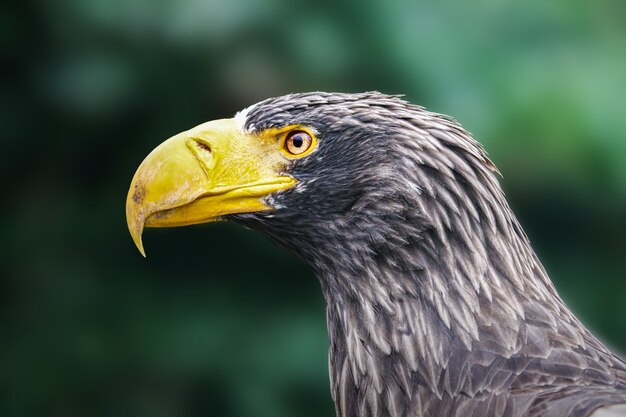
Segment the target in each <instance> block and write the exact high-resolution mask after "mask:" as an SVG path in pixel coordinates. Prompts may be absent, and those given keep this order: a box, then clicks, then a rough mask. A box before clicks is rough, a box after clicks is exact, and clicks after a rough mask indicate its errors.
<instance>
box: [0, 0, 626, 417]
mask: <svg viewBox="0 0 626 417" xmlns="http://www.w3.org/2000/svg"><path fill="white" fill-rule="evenodd" d="M505 3H506V4H505ZM624 22H626V3H625V2H624V1H622V0H599V1H594V2H590V1H572V0H558V1H543V0H533V1H515V2H498V1H495V0H479V1H474V2H462V1H439V2H415V1H404V2H403V1H395V0H394V1H386V2H382V1H351V2H342V3H341V4H338V3H336V2H332V1H318V2H316V3H315V5H313V3H310V2H299V1H286V0H265V1H254V0H225V1H219V2H218V1H206V0H191V1H175V0H152V1H149V0H56V1H54V2H50V1H48V2H46V1H43V0H40V1H24V2H13V4H11V3H6V2H5V3H3V5H2V6H0V34H1V36H0V44H1V45H2V51H3V53H2V56H3V65H2V70H1V71H2V94H1V95H0V105H1V111H0V120H1V123H2V135H1V137H2V139H1V140H2V151H1V152H0V162H1V164H0V165H1V167H0V169H1V170H2V171H1V172H2V180H3V181H2V188H3V189H4V192H3V196H4V197H3V199H2V201H3V203H2V208H1V209H0V210H1V212H0V214H1V216H0V230H1V236H2V239H1V240H0V244H1V250H0V253H1V254H2V255H1V256H2V262H1V268H2V271H3V272H2V279H1V281H0V282H1V283H2V287H3V288H2V292H1V296H2V301H1V303H0V312H1V315H0V317H1V319H0V320H1V321H0V323H1V324H0V325H1V328H0V331H1V334H2V339H3V340H2V342H1V343H0V360H1V369H2V371H1V373H0V374H1V376H0V381H1V383H2V385H1V386H2V389H1V390H0V396H1V397H0V415H2V416H137V417H143V416H146V417H147V416H150V417H167V416H209V415H210V416H220V417H228V416H233V417H235V416H236V417H249V416H255V417H283V416H304V417H306V416H331V415H334V409H333V406H332V403H331V400H330V394H329V388H328V377H327V363H326V345H327V341H326V324H325V316H324V314H325V313H324V304H323V301H322V297H321V292H320V290H319V288H318V284H317V282H316V280H315V277H314V276H313V275H312V273H311V271H310V270H309V269H308V268H307V267H306V266H305V265H303V264H301V263H300V262H299V261H297V260H295V259H294V258H292V257H291V256H289V255H287V254H285V253H284V252H283V251H281V250H279V249H278V248H276V247H274V246H273V245H272V244H271V243H269V242H268V241H267V240H265V239H264V238H263V237H261V236H259V235H257V234H254V233H252V232H249V231H246V230H244V229H243V228H241V227H237V226H236V225H229V224H219V225H205V226H198V227H189V228H182V229H171V230H157V231H154V230H149V231H148V232H147V233H146V234H145V235H144V242H145V244H146V248H147V251H148V258H147V259H143V258H142V257H141V256H140V255H139V253H138V251H137V250H136V249H135V247H134V246H133V244H132V241H131V239H130V236H129V235H128V233H127V230H126V223H125V217H124V202H125V198H126V191H127V187H128V185H129V183H130V179H131V177H132V175H133V173H134V171H135V169H136V168H137V166H138V165H139V163H140V162H141V160H142V159H143V158H144V156H145V155H147V153H148V152H149V151H150V150H151V149H152V148H153V147H154V146H156V145H157V144H158V143H160V142H161V141H162V140H164V139H166V138H168V137H169V136H171V135H172V134H174V133H177V132H179V131H181V130H185V129H187V128H190V127H192V126H194V125H196V124H199V123H201V122H204V121H206V120H210V119H213V118H222V117H230V116H232V115H233V114H234V113H235V112H236V111H237V110H239V109H241V108H243V107H245V106H247V105H249V104H252V103H254V102H256V101H258V100H260V99H263V98H266V97H269V96H276V95H281V94H284V93H288V92H298V91H309V90H335V91H353V92H356V91H364V90H380V91H383V92H387V93H405V94H406V97H407V98H408V100H410V101H412V102H415V103H420V104H423V105H425V106H427V107H428V108H430V109H431V110H435V111H438V112H442V113H447V114H450V115H453V116H454V117H455V118H457V119H458V120H459V121H460V122H461V123H462V124H463V125H464V126H465V127H466V128H467V129H469V130H470V131H471V132H473V133H474V135H475V136H476V137H477V138H478V139H479V140H480V141H481V142H483V143H484V144H485V146H486V147H487V149H488V151H489V152H490V154H491V156H492V158H493V159H494V161H495V162H496V163H497V164H498V166H499V167H500V170H501V171H502V173H503V175H504V178H503V180H502V182H503V185H504V187H505V190H506V192H507V195H508V197H509V200H510V202H511V204H512V205H513V207H514V208H515V211H516V213H517V214H518V216H519V217H520V220H521V222H522V224H523V225H524V226H525V228H526V231H527V232H528V234H529V235H530V237H531V239H532V241H533V243H534V246H535V249H536V250H537V251H538V252H539V255H540V257H541V258H542V259H543V261H544V263H545V266H546V268H547V269H548V271H549V272H550V274H551V276H552V278H553V280H554V281H555V283H556V285H557V287H558V289H559V290H560V292H561V294H562V295H563V297H564V298H565V300H566V301H567V302H568V304H569V305H570V306H571V307H572V308H573V309H574V311H575V312H577V314H579V315H580V317H581V318H582V320H583V322H585V323H586V324H587V325H589V326H590V327H591V328H592V329H593V330H594V331H595V332H596V333H597V334H599V335H600V336H601V338H603V339H604V340H606V341H607V342H608V344H609V345H610V346H613V347H614V348H616V349H617V350H620V351H622V352H626V273H625V271H626V257H625V256H624V254H625V252H626V217H625V215H626V25H625V24H624Z"/></svg>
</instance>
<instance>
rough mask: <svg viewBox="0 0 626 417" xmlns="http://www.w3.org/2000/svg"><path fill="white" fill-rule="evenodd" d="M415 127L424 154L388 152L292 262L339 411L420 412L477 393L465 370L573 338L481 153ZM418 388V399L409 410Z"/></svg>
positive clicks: (451, 134)
mask: <svg viewBox="0 0 626 417" xmlns="http://www.w3.org/2000/svg"><path fill="white" fill-rule="evenodd" d="M451 126H454V125H451ZM422 133H423V134H428V135H430V136H431V137H434V138H436V139H437V140H436V141H433V142H432V143H433V146H432V148H428V147H425V146H423V145H422V146H421V148H420V149H418V150H416V154H407V152H406V144H404V145H403V144H401V143H400V144H398V152H397V154H396V157H397V158H398V159H401V158H405V160H402V161H399V160H396V161H395V162H396V163H395V164H394V166H396V167H401V168H399V169H397V170H396V172H395V173H394V175H392V176H389V177H388V179H387V180H386V181H387V184H386V186H385V187H384V190H382V191H381V189H382V187H381V188H379V190H378V192H377V193H364V194H363V196H364V197H363V199H362V200H361V201H359V202H358V203H357V204H355V205H354V207H353V210H352V212H351V213H349V215H347V216H345V218H344V220H343V221H339V222H336V223H335V224H334V225H333V226H332V227H333V230H332V233H331V232H330V231H329V233H323V235H324V236H327V238H326V239H325V240H324V241H319V242H316V245H318V250H316V251H315V254H310V255H309V254H307V255H305V256H304V257H305V258H306V257H307V256H310V258H309V259H308V260H309V262H310V263H311V264H312V265H313V266H314V268H315V269H316V270H317V272H318V276H319V277H320V281H321V284H322V288H323V292H324V295H325V298H326V302H327V305H328V311H327V314H328V317H327V318H328V326H329V335H330V362H331V379H332V384H333V386H332V390H333V394H334V398H335V401H336V404H337V411H338V415H340V416H344V417H347V416H365V415H394V416H395V415H404V414H396V413H397V412H398V410H395V409H396V408H399V409H403V410H405V411H406V410H420V409H421V410H427V409H428V410H432V407H433V406H432V404H430V402H432V401H437V399H439V400H440V401H443V398H445V397H446V396H449V397H451V398H452V397H454V396H456V395H458V394H459V393H461V392H463V393H465V395H467V396H469V397H474V396H475V395H478V394H479V392H480V391H481V390H483V389H484V388H485V387H484V383H485V381H484V380H483V381H480V380H476V375H475V372H476V370H475V369H473V367H474V366H484V367H488V366H489V365H490V364H491V365H493V364H494V363H495V362H496V361H499V362H502V364H501V366H505V367H506V366H515V360H516V358H518V357H521V356H525V357H526V356H527V355H528V354H529V352H530V354H532V355H537V356H539V357H541V356H542V355H543V356H544V357H545V356H547V355H548V354H549V350H550V348H551V347H550V346H549V344H548V342H547V340H548V338H549V337H551V335H555V334H558V335H559V337H560V338H563V339H564V340H566V343H567V344H568V345H570V346H572V347H580V346H584V344H585V341H584V339H585V337H586V336H587V333H586V331H585V330H584V328H583V327H582V326H581V325H579V323H578V322H577V321H576V319H575V318H574V316H573V315H572V314H571V313H570V312H569V310H568V309H567V307H566V306H565V305H564V303H563V302H562V301H561V299H560V298H559V296H558V295H557V293H556V291H555V289H554V287H553V286H552V284H551V282H550V280H549V279H548V277H547V275H546V273H545V271H544V269H543V267H542V266H541V263H540V262H539V261H538V259H537V257H536V256H535V254H534V252H533V250H532V248H531V246H530V243H529V241H528V238H527V237H526V235H525V234H524V232H523V231H522V229H521V227H520V226H519V224H518V222H517V220H516V219H515V216H514V215H513V214H512V212H511V210H510V209H509V206H508V204H507V202H506V200H505V198H504V195H503V193H502V190H501V188H500V186H499V184H498V182H497V180H496V179H495V177H494V175H493V171H494V168H493V165H492V164H491V162H489V160H488V159H487V157H486V156H485V154H484V152H483V151H482V149H481V148H480V147H479V145H477V144H476V143H475V142H474V141H473V140H471V139H469V137H467V136H465V135H466V134H465V133H464V132H463V131H462V130H460V129H456V128H454V127H448V128H447V129H445V130H441V129H436V130H431V131H428V132H422ZM459 144H461V145H463V146H464V147H461V146H460V145H459ZM416 185H419V186H416ZM331 236H337V237H341V238H337V239H333V238H332V237H331ZM527 323H532V324H533V326H528V325H527ZM594 340H595V339H594ZM507 364H508V365H507ZM507 375H511V374H510V373H509V374H507ZM493 377H494V376H493V375H489V374H488V373H486V374H484V373H483V374H480V375H479V377H478V378H479V379H480V378H493ZM506 388H507V381H501V386H496V387H495V388H494V387H490V389H494V390H496V391H497V390H498V389H500V390H504V389H506ZM419 394H423V398H422V399H421V400H420V401H428V402H429V404H415V403H414V402H415V399H414V397H415V396H416V395H419ZM426 399H428V400H426ZM355 407H359V408H360V409H355ZM381 410H384V411H381ZM381 412H382V414H379V413H381Z"/></svg>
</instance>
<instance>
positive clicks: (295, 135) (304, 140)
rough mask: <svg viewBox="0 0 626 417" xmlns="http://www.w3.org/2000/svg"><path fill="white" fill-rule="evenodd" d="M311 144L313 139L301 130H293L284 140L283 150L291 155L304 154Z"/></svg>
mask: <svg viewBox="0 0 626 417" xmlns="http://www.w3.org/2000/svg"><path fill="white" fill-rule="evenodd" d="M312 144H313V138H312V137H311V135H309V134H308V133H306V132H305V131H303V130H294V131H293V132H290V133H289V134H288V135H287V138H285V150H286V151H287V152H289V153H290V154H292V155H300V154H303V153H305V152H306V151H308V150H309V148H310V147H311V145H312Z"/></svg>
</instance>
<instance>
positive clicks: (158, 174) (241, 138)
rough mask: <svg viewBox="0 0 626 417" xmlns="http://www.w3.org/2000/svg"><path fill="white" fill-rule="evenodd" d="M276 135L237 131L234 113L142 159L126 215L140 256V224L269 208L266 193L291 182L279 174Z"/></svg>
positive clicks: (176, 222)
mask: <svg viewBox="0 0 626 417" xmlns="http://www.w3.org/2000/svg"><path fill="white" fill-rule="evenodd" d="M284 166H285V159H284V157H282V156H281V152H280V150H279V148H278V144H277V142H276V140H275V139H273V138H268V137H262V136H256V135H248V134H245V133H243V132H241V131H240V130H239V129H238V128H237V126H236V123H235V121H234V119H223V120H215V121H211V122H207V123H204V124H201V125H199V126H196V127H195V128H193V129H191V130H188V131H186V132H183V133H180V134H178V135H176V136H174V137H172V138H170V139H168V140H166V141H165V142H163V143H162V144H161V145H159V146H158V147H157V148H156V149H154V150H153V151H152V152H151V153H150V154H149V155H148V156H147V157H146V159H145V160H144V161H143V162H142V163H141V165H140V166H139V168H138V169H137V172H136V173H135V176H134V177H133V180H132V182H131V184H130V189H129V190H128V197H127V199H126V221H127V222H128V229H129V230H130V234H131V236H132V238H133V241H134V242H135V245H137V248H138V249H139V251H140V252H141V254H142V255H143V256H146V255H145V251H144V248H143V244H142V241H141V234H142V232H143V229H144V227H172V226H184V225H190V224H197V223H206V222H210V221H215V220H216V219H218V218H219V216H223V215H226V214H235V213H251V212H256V211H262V210H270V209H271V208H270V207H268V206H267V205H265V204H264V203H263V201H262V199H263V197H265V196H267V195H268V194H270V193H272V192H275V191H279V190H284V189H287V188H289V187H291V186H292V185H293V184H295V183H296V180H294V179H293V178H291V177H288V176H284V175H281V174H280V173H281V172H282V170H283V169H284Z"/></svg>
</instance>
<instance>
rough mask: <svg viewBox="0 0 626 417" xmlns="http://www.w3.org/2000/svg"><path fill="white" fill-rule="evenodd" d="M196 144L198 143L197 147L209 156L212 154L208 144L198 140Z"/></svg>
mask: <svg viewBox="0 0 626 417" xmlns="http://www.w3.org/2000/svg"><path fill="white" fill-rule="evenodd" d="M194 142H196V146H198V148H200V149H201V150H203V151H205V152H208V153H209V154H210V153H211V152H212V151H211V147H210V146H209V144H208V143H206V142H204V141H200V140H197V139H196V140H195V141H194Z"/></svg>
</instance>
